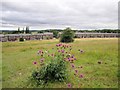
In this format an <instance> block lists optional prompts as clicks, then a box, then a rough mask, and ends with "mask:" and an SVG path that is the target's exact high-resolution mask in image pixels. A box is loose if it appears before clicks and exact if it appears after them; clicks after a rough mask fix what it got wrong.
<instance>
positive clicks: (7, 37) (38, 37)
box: [0, 33, 53, 42]
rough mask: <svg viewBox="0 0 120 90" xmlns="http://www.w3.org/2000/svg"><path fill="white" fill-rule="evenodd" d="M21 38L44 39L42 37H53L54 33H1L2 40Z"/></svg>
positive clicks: (0, 38) (0, 39)
mask: <svg viewBox="0 0 120 90" xmlns="http://www.w3.org/2000/svg"><path fill="white" fill-rule="evenodd" d="M19 38H23V39H25V40H42V39H52V38H53V33H41V34H34V35H32V34H6V35H3V34H0V41H1V42H6V41H17V40H18V39H19Z"/></svg>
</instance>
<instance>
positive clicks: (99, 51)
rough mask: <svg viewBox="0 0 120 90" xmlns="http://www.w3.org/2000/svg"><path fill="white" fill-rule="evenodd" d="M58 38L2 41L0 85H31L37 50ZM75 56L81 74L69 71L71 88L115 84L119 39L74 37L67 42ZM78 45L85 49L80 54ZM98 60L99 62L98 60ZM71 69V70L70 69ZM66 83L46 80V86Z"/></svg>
mask: <svg viewBox="0 0 120 90" xmlns="http://www.w3.org/2000/svg"><path fill="white" fill-rule="evenodd" d="M57 43H59V40H56V39H54V40H41V41H25V42H3V43H2V78H3V79H2V87H3V88H17V87H18V88H22V87H24V88H34V86H31V85H30V84H29V80H28V77H29V76H30V75H31V72H32V71H33V70H34V69H35V68H36V67H35V66H34V65H33V61H34V60H39V57H38V55H37V51H38V50H40V49H42V50H51V49H52V48H53V47H55V45H56V44H57ZM69 44H70V45H71V46H72V48H73V51H72V53H73V54H74V55H75V56H76V58H77V60H76V61H75V64H76V65H77V66H83V68H82V69H80V70H79V72H81V73H83V74H84V78H81V79H80V81H79V82H78V79H77V78H75V76H74V75H73V74H71V73H70V74H69V77H68V78H69V81H70V83H71V84H72V87H73V88H118V77H117V75H118V73H117V70H118V39H117V38H111V39H110V38H101V39H98V38H93V39H92V38H90V39H88V38H86V39H76V40H75V41H74V43H69ZM78 49H82V50H84V53H82V54H79V53H78ZM98 61H100V62H101V64H98ZM71 72H72V71H71ZM66 83H69V82H62V83H60V82H55V83H48V85H46V86H45V88H48V87H49V88H67V85H66Z"/></svg>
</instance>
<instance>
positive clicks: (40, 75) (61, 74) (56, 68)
mask: <svg viewBox="0 0 120 90" xmlns="http://www.w3.org/2000/svg"><path fill="white" fill-rule="evenodd" d="M66 77H67V73H66V62H65V61H64V60H63V58H62V57H61V56H59V55H58V56H57V57H56V58H55V59H54V61H52V62H50V63H49V64H47V65H45V66H43V67H41V68H40V69H38V70H36V71H34V72H33V73H32V80H34V82H36V84H37V85H41V84H45V83H47V82H54V81H60V82H62V81H64V80H66Z"/></svg>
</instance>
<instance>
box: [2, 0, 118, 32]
mask: <svg viewBox="0 0 120 90" xmlns="http://www.w3.org/2000/svg"><path fill="white" fill-rule="evenodd" d="M118 1H119V0H2V2H0V3H1V4H2V7H1V9H0V11H1V13H2V15H1V16H0V17H1V19H0V30H5V29H7V30H10V29H14V30H15V29H17V27H21V29H22V28H23V27H25V26H30V29H37V30H40V29H49V28H51V29H52V28H53V29H64V28H66V27H71V28H72V29H103V28H110V29H117V28H118Z"/></svg>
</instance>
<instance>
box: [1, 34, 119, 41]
mask: <svg viewBox="0 0 120 90" xmlns="http://www.w3.org/2000/svg"><path fill="white" fill-rule="evenodd" d="M61 34H62V33H59V36H60V35H61ZM75 37H76V38H118V37H119V36H118V33H87V32H86V33H80V32H76V33H75ZM19 38H23V39H25V40H42V39H53V33H50V32H45V33H40V34H34V35H32V34H6V35H3V34H0V41H1V42H7V41H17V40H18V39H19Z"/></svg>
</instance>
